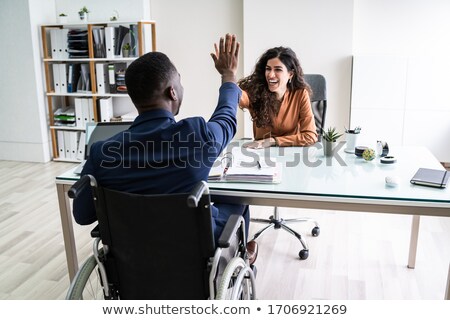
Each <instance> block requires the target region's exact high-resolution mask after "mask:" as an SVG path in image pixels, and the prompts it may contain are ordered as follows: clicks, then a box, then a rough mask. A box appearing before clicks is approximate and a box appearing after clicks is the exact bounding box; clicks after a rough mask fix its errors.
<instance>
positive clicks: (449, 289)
mask: <svg viewBox="0 0 450 320" xmlns="http://www.w3.org/2000/svg"><path fill="white" fill-rule="evenodd" d="M444 299H445V300H450V264H449V265H448V276H447V288H446V289H445V297H444Z"/></svg>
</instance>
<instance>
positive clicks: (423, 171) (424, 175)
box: [411, 168, 450, 188]
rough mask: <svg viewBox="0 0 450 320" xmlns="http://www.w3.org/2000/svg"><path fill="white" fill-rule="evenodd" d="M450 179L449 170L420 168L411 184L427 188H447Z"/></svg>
mask: <svg viewBox="0 0 450 320" xmlns="http://www.w3.org/2000/svg"><path fill="white" fill-rule="evenodd" d="M449 178H450V172H449V171H447V170H436V169H427V168H419V170H417V172H416V174H415V175H414V177H412V179H411V183H413V184H418V185H422V186H427V187H435V188H445V187H446V186H447V182H448V179H449Z"/></svg>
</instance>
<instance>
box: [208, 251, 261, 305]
mask: <svg viewBox="0 0 450 320" xmlns="http://www.w3.org/2000/svg"><path fill="white" fill-rule="evenodd" d="M255 295H256V291H255V276H254V274H253V270H252V269H251V268H250V267H249V266H247V264H246V263H245V261H244V260H243V259H242V258H240V257H235V258H233V259H231V260H230V262H229V263H228V265H227V267H226V268H225V270H224V272H223V275H222V279H221V281H220V283H219V286H218V290H217V295H216V299H217V300H254V299H256V297H255Z"/></svg>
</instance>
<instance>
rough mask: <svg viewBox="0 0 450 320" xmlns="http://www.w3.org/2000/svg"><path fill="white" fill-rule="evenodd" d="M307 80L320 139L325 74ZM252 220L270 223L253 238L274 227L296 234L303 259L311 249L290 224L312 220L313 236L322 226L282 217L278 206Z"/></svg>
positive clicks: (323, 116) (312, 76)
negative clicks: (311, 92)
mask: <svg viewBox="0 0 450 320" xmlns="http://www.w3.org/2000/svg"><path fill="white" fill-rule="evenodd" d="M304 77H305V81H306V83H308V84H309V85H310V86H311V89H312V91H313V94H312V96H311V108H312V111H313V114H314V120H315V123H316V128H317V134H318V137H319V141H321V139H322V132H323V127H324V123H325V116H326V112H327V98H326V94H327V92H326V81H325V78H324V76H322V75H320V74H305V76H304ZM251 221H252V222H257V223H267V224H268V225H267V226H266V227H264V228H263V229H261V230H259V231H258V232H256V233H255V235H254V236H253V240H256V239H257V238H258V237H260V236H261V235H262V234H263V233H264V232H266V231H267V230H270V229H272V228H274V229H280V228H281V229H284V230H285V231H287V232H289V233H290V234H292V235H293V236H295V237H296V238H297V239H298V240H299V241H300V243H301V245H302V247H303V249H302V250H300V251H299V253H298V255H299V257H300V259H301V260H305V259H308V256H309V249H308V246H307V244H306V243H305V241H303V239H302V236H301V235H300V234H299V233H298V232H296V231H295V230H293V229H292V228H290V227H289V226H288V224H290V223H298V222H312V223H313V224H314V225H315V226H314V227H313V229H312V230H311V235H312V236H313V237H317V236H319V234H320V227H319V224H318V223H317V221H315V220H314V219H311V218H295V219H282V218H281V217H280V214H279V209H278V207H275V208H274V213H273V215H272V216H270V217H269V219H258V218H252V219H251Z"/></svg>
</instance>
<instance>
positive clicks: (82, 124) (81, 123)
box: [74, 98, 86, 129]
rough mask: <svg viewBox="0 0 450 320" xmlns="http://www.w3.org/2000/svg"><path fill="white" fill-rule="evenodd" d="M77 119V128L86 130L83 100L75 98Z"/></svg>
mask: <svg viewBox="0 0 450 320" xmlns="http://www.w3.org/2000/svg"><path fill="white" fill-rule="evenodd" d="M74 100H75V117H76V121H77V127H78V128H80V129H85V127H86V122H85V119H84V116H83V106H82V101H81V100H82V98H75V99H74Z"/></svg>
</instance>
